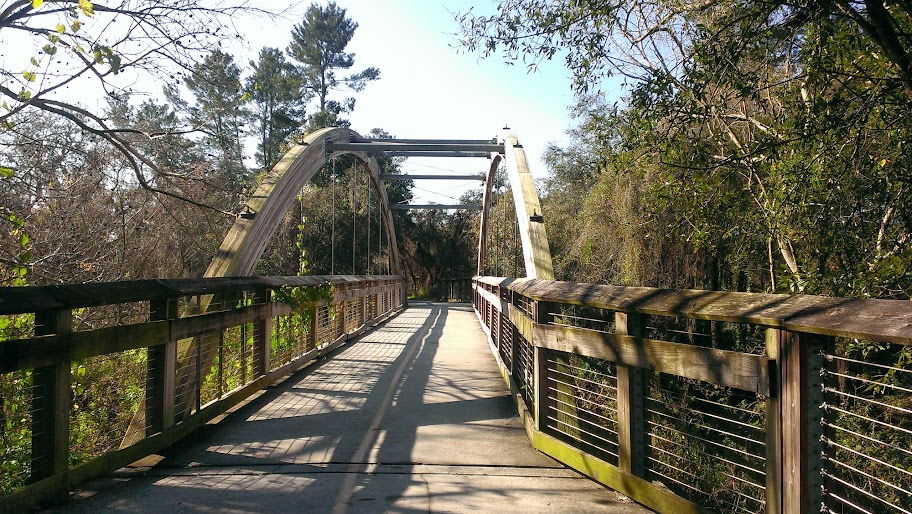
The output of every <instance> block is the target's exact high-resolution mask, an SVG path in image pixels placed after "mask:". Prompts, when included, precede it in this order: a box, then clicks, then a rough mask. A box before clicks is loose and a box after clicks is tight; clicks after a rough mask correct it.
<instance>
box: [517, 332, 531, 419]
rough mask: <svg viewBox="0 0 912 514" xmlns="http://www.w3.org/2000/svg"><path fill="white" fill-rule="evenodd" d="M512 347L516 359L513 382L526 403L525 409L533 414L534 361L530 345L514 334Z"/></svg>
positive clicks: (524, 339)
mask: <svg viewBox="0 0 912 514" xmlns="http://www.w3.org/2000/svg"><path fill="white" fill-rule="evenodd" d="M513 345H514V352H513V353H514V355H515V359H516V362H515V363H514V367H513V369H514V370H515V373H514V375H513V381H514V382H515V383H516V386H517V387H518V388H519V394H520V395H521V396H522V399H523V401H524V402H525V403H526V408H528V409H529V412H534V406H533V404H534V401H535V390H534V388H535V382H534V373H535V361H534V357H533V354H532V345H531V344H530V343H529V341H527V340H526V338H524V337H522V336H521V335H519V334H516V337H515V338H514V340H513Z"/></svg>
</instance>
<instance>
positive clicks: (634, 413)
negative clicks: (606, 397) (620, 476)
mask: <svg viewBox="0 0 912 514" xmlns="http://www.w3.org/2000/svg"><path fill="white" fill-rule="evenodd" d="M642 321H643V320H642V315H640V314H635V313H626V312H616V313H615V314H614V332H615V333H616V334H623V335H630V336H634V337H642V335H643V325H642ZM643 374H644V370H643V369H642V368H637V367H633V366H628V365H626V364H620V363H618V364H617V409H618V467H619V468H621V469H622V470H624V471H627V472H628V473H631V474H633V475H636V476H638V477H641V478H645V477H646V452H647V449H648V445H647V444H646V436H645V434H646V421H645V416H644V414H645V410H646V409H645V405H644V401H643V399H644V397H645V386H646V384H645V383H646V377H644V376H643Z"/></svg>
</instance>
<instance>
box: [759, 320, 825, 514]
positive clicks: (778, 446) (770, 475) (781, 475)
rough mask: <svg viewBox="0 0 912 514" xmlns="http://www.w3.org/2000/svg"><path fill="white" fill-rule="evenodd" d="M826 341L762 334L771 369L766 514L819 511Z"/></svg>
mask: <svg viewBox="0 0 912 514" xmlns="http://www.w3.org/2000/svg"><path fill="white" fill-rule="evenodd" d="M832 344H833V339H832V338H831V337H826V336H819V335H814V334H805V333H798V332H789V331H787V330H780V329H773V328H771V329H768V330H767V334H766V350H767V356H768V357H769V358H770V359H775V360H774V361H772V362H773V363H774V364H775V372H773V373H771V376H770V382H771V384H770V398H769V400H768V401H767V405H766V408H767V413H766V414H767V427H766V430H767V448H766V451H767V455H766V463H767V469H766V475H767V499H766V504H767V512H770V513H783V514H793V513H795V514H797V513H810V512H820V508H821V504H822V503H823V485H824V484H823V475H822V474H821V469H822V465H823V459H822V454H823V451H824V448H823V444H824V443H823V442H822V441H821V439H822V438H823V437H824V435H825V431H824V426H823V424H822V423H821V418H822V417H823V416H822V412H821V410H820V409H821V405H823V402H824V392H823V377H822V376H821V370H822V369H823V353H824V350H825V349H826V348H827V346H829V345H832Z"/></svg>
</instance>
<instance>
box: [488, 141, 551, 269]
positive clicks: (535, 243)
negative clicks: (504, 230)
mask: <svg viewBox="0 0 912 514" xmlns="http://www.w3.org/2000/svg"><path fill="white" fill-rule="evenodd" d="M501 162H504V163H505V164H506V167H507V177H508V178H509V181H510V189H511V190H512V191H513V204H514V207H515V209H516V223H517V224H518V225H519V237H520V241H521V242H522V249H523V263H524V264H525V268H526V276H527V277H529V278H540V279H544V280H554V266H553V264H552V261H551V246H550V245H549V243H548V233H547V231H546V230H545V223H544V219H543V218H542V208H541V201H540V200H539V197H538V189H537V188H536V187H535V180H534V179H533V178H532V174H531V173H530V171H529V161H528V159H526V152H525V150H524V149H523V146H522V144H520V142H519V138H518V137H517V136H516V134H514V133H513V132H507V133H506V135H505V136H504V153H503V156H501V155H500V154H492V158H491V166H490V168H489V169H488V173H487V175H486V176H485V188H484V196H483V200H482V209H481V228H480V230H479V231H478V265H477V269H476V274H477V275H484V265H485V253H486V252H487V233H488V224H489V222H490V215H489V212H490V210H491V202H492V197H493V188H494V177H495V175H496V174H497V169H498V168H499V167H500V163H501Z"/></svg>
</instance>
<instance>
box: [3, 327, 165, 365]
mask: <svg viewBox="0 0 912 514" xmlns="http://www.w3.org/2000/svg"><path fill="white" fill-rule="evenodd" d="M168 325H169V322H167V321H150V322H146V323H141V324H136V325H121V326H116V327H106V328H99V329H95V330H89V331H85V332H72V333H68V334H57V335H48V336H36V337H31V338H28V339H15V340H11V341H4V342H2V343H0V373H9V372H11V371H17V370H22V369H31V368H36V367H39V366H46V365H50V364H53V363H57V362H68V361H71V360H78V359H85V358H88V357H95V356H97V355H104V354H108V353H116V352H123V351H127V350H135V349H137V348H146V347H149V346H155V345H159V344H164V343H165V342H166V341H167V340H168V330H169V326H168Z"/></svg>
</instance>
